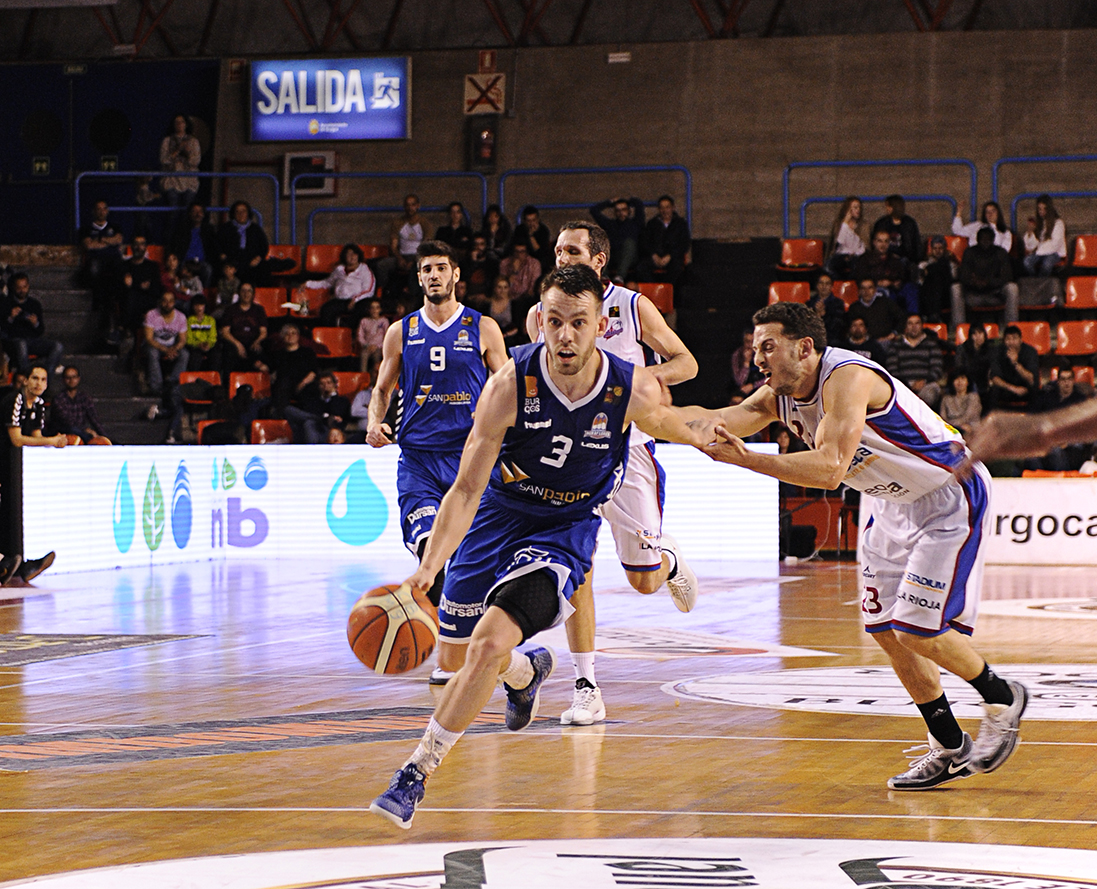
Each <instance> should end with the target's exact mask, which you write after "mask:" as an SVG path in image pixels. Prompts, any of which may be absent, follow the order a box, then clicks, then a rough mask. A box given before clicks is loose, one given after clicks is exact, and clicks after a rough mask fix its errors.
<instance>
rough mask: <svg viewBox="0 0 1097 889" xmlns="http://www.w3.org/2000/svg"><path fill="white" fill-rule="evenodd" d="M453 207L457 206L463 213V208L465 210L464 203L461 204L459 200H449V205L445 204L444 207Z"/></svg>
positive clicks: (450, 208) (448, 208)
mask: <svg viewBox="0 0 1097 889" xmlns="http://www.w3.org/2000/svg"><path fill="white" fill-rule="evenodd" d="M454 207H456V208H457V209H458V210H460V211H461V212H462V213H463V212H464V210H465V205H464V204H462V203H461V202H460V201H450V202H449V206H447V207H446V209H447V210H452V209H453V208H454Z"/></svg>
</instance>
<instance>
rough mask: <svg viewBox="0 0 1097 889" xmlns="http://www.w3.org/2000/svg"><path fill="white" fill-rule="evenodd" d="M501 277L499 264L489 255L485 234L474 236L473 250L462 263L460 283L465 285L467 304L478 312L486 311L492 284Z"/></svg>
mask: <svg viewBox="0 0 1097 889" xmlns="http://www.w3.org/2000/svg"><path fill="white" fill-rule="evenodd" d="M498 275H499V263H498V261H497V260H494V259H492V258H491V257H490V256H489V255H488V241H487V238H486V237H485V236H484V233H483V232H479V233H477V234H475V235H473V238H472V250H470V251H469V255H468V257H467V258H466V259H465V260H464V261H462V263H461V277H460V279H459V280H458V283H459V284H460V283H464V284H465V296H466V297H467V299H466V304H467V305H470V306H472V307H473V308H474V309H477V310H478V311H480V310H482V309H486V307H487V300H488V297H489V291H490V290H491V287H492V282H493V281H494V280H495V279H496V278H497V277H498Z"/></svg>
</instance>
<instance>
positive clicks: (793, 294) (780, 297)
mask: <svg viewBox="0 0 1097 889" xmlns="http://www.w3.org/2000/svg"><path fill="white" fill-rule="evenodd" d="M809 299H811V287H810V286H808V282H807V281H774V282H773V283H772V284H770V285H769V304H770V305H771V306H772V305H773V304H774V303H806V302H807V301H808V300H809Z"/></svg>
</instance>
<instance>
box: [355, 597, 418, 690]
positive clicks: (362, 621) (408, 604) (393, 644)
mask: <svg viewBox="0 0 1097 889" xmlns="http://www.w3.org/2000/svg"><path fill="white" fill-rule="evenodd" d="M347 641H348V642H350V647H351V649H352V650H353V651H354V654H355V656H356V657H357V658H358V660H360V661H361V662H362V663H363V664H365V665H366V666H367V667H369V668H370V669H371V670H373V671H375V672H377V673H404V672H407V671H408V670H414V669H415V668H416V667H418V666H419V665H420V664H422V663H423V662H424V661H425V660H426V659H427V658H428V657H430V653H431V652H432V651H434V646H435V645H437V644H438V614H437V612H436V611H435V608H434V606H433V605H431V604H430V600H429V599H428V598H427V597H426V594H424V593H420V592H414V591H412V589H411V587H410V586H408V585H407V584H400V585H399V586H396V585H394V584H393V585H389V586H382V587H377V589H375V590H370V591H369V592H368V593H366V594H365V595H364V596H362V598H361V599H359V600H358V601H357V602H355V603H354V607H353V608H352V609H351V610H350V617H349V618H347Z"/></svg>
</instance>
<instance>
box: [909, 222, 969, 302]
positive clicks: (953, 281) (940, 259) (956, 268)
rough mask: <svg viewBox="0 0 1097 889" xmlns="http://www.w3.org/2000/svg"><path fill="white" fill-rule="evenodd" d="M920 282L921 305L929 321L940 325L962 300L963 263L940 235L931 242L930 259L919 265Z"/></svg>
mask: <svg viewBox="0 0 1097 889" xmlns="http://www.w3.org/2000/svg"><path fill="white" fill-rule="evenodd" d="M918 272H919V274H918V278H919V282H920V283H921V285H922V292H921V296H920V302H921V307H922V314H923V315H925V316H926V320H928V321H931V322H933V323H937V322H939V321H940V320H941V315H942V313H943V312H945V311H946V310H948V309H950V308H951V306H952V305H953V303H954V302H955V301H957V300H962V299H963V291H962V289H961V287H960V283H959V275H960V263H958V262H957V261H956V257H955V256H953V255H952V254H951V253H950V252H949V249H948V242H947V241H945V239H944V238H943V237H941V235H934V236H933V237H932V238H930V239H929V255H928V256H927V257H926V258H925V259H924V260H923V261H922V262H920V263H919V264H918Z"/></svg>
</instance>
